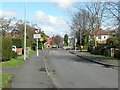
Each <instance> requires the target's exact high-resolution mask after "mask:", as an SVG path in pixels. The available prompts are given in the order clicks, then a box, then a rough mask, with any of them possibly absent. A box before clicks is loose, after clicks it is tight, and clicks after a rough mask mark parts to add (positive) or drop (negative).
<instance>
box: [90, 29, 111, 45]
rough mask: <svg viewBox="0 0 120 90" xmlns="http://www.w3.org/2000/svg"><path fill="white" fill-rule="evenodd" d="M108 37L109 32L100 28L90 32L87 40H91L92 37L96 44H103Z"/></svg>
mask: <svg viewBox="0 0 120 90" xmlns="http://www.w3.org/2000/svg"><path fill="white" fill-rule="evenodd" d="M109 37H110V35H109V32H107V31H105V30H102V29H95V30H93V31H92V32H91V33H90V36H89V40H90V41H92V40H93V39H94V41H95V46H96V44H97V43H99V44H105V43H106V40H107V39H108V38H109Z"/></svg>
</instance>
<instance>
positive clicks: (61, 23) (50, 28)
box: [35, 11, 68, 36]
mask: <svg viewBox="0 0 120 90" xmlns="http://www.w3.org/2000/svg"><path fill="white" fill-rule="evenodd" d="M35 19H36V20H37V21H38V22H39V24H40V27H41V29H42V30H44V31H45V33H46V34H47V35H50V36H51V35H53V34H54V35H61V36H63V35H64V33H66V31H67V29H68V25H67V23H66V21H65V20H64V19H63V18H61V17H58V16H52V15H47V14H46V13H44V12H43V11H37V12H36V14H35Z"/></svg>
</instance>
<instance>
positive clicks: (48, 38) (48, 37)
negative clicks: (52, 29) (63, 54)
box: [45, 36, 51, 48]
mask: <svg viewBox="0 0 120 90" xmlns="http://www.w3.org/2000/svg"><path fill="white" fill-rule="evenodd" d="M46 38H47V42H46V45H45V46H46V48H51V45H50V42H51V38H50V36H46Z"/></svg>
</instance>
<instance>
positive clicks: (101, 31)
mask: <svg viewBox="0 0 120 90" xmlns="http://www.w3.org/2000/svg"><path fill="white" fill-rule="evenodd" d="M90 34H91V35H108V32H107V31H105V30H102V29H95V30H93V31H92V32H91V33H90Z"/></svg>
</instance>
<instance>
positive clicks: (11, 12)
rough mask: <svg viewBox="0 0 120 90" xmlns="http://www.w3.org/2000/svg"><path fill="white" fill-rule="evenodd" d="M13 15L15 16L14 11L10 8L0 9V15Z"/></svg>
mask: <svg viewBox="0 0 120 90" xmlns="http://www.w3.org/2000/svg"><path fill="white" fill-rule="evenodd" d="M11 16H12V17H14V16H16V12H15V11H10V10H0V17H11Z"/></svg>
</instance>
